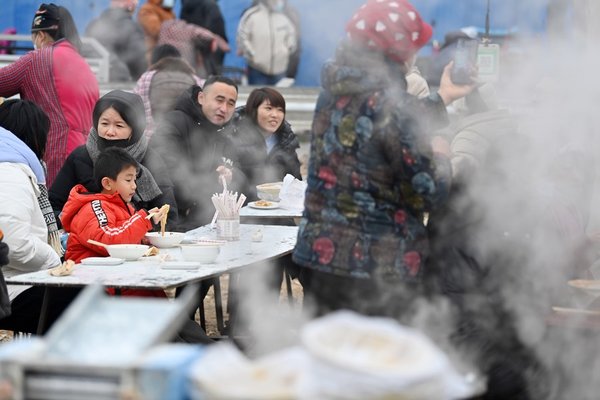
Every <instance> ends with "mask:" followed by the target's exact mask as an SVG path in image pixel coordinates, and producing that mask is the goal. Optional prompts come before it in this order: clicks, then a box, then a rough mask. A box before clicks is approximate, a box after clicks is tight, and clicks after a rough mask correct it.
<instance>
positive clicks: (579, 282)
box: [569, 279, 600, 296]
mask: <svg viewBox="0 0 600 400" xmlns="http://www.w3.org/2000/svg"><path fill="white" fill-rule="evenodd" d="M569 286H571V287H573V288H575V289H580V290H583V291H585V292H587V293H589V294H591V295H593V296H598V295H600V281H595V280H587V279H574V280H571V281H569Z"/></svg>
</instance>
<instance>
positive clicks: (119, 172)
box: [61, 147, 164, 263]
mask: <svg viewBox="0 0 600 400" xmlns="http://www.w3.org/2000/svg"><path fill="white" fill-rule="evenodd" d="M137 173H138V163H137V161H136V160H135V159H134V158H133V157H132V156H131V155H130V154H129V153H127V152H126V151H125V150H123V149H121V148H117V147H111V148H108V149H106V150H105V151H104V152H102V154H100V155H99V156H98V160H97V161H96V163H95V165H94V179H96V181H97V182H98V187H101V188H102V191H101V192H100V193H88V192H87V190H86V189H85V187H84V186H83V185H77V186H75V187H73V189H71V192H70V193H69V199H68V200H67V202H66V203H65V206H64V208H63V212H62V216H61V222H62V224H63V227H64V229H65V231H67V232H69V239H68V241H67V251H66V253H65V259H66V260H73V261H75V262H76V263H79V262H80V261H81V260H82V259H83V258H86V257H93V256H101V257H105V256H108V252H107V251H106V249H105V248H103V247H99V246H96V245H93V244H89V243H88V242H87V241H88V239H93V240H96V241H98V242H102V243H106V244H136V243H140V242H141V241H142V239H143V238H144V236H145V235H146V233H147V232H148V231H149V230H151V229H152V223H151V222H150V221H149V220H147V219H146V217H147V216H148V212H147V211H146V210H139V211H136V210H135V209H134V208H133V206H132V205H131V204H130V202H131V199H132V198H133V195H134V194H135V189H136V185H135V180H136V176H137ZM150 213H155V214H154V216H153V217H152V220H153V221H154V223H155V224H158V223H159V222H160V220H161V218H163V214H164V212H163V211H161V210H159V209H158V208H153V209H152V210H150Z"/></svg>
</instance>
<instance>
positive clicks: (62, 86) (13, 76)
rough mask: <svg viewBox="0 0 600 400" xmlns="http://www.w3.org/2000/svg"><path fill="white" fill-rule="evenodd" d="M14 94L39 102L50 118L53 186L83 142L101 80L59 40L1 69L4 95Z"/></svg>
mask: <svg viewBox="0 0 600 400" xmlns="http://www.w3.org/2000/svg"><path fill="white" fill-rule="evenodd" d="M16 94H19V95H20V96H21V98H22V99H27V100H31V101H33V102H34V103H36V104H37V105H38V106H40V108H41V109H42V110H44V112H45V113H46V114H48V118H50V132H48V143H47V145H46V154H45V155H44V160H45V161H46V164H47V165H48V174H47V176H46V186H48V187H50V186H52V182H54V177H55V176H56V174H57V173H58V171H59V170H60V168H61V167H62V165H63V163H64V162H65V159H66V158H67V156H68V155H69V153H71V151H73V150H74V149H75V148H76V147H78V146H80V145H82V144H84V143H85V140H86V138H87V136H88V132H89V131H90V128H91V127H92V110H93V109H94V105H95V104H96V101H97V100H98V97H99V89H98V81H97V80H96V76H95V75H94V73H93V72H92V70H91V69H90V66H89V65H88V64H87V62H86V61H85V59H84V58H83V57H81V56H80V55H79V53H78V52H77V50H76V49H75V48H74V47H73V45H71V43H69V42H68V41H67V40H64V39H61V40H59V41H57V42H55V43H54V44H53V45H52V46H48V47H44V48H43V49H38V50H34V51H31V52H29V53H27V54H24V55H23V56H21V57H20V58H19V59H17V60H16V61H14V62H13V63H12V64H10V65H8V66H6V67H4V68H1V69H0V96H3V97H10V96H13V95H16Z"/></svg>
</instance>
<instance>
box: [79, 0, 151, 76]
mask: <svg viewBox="0 0 600 400" xmlns="http://www.w3.org/2000/svg"><path fill="white" fill-rule="evenodd" d="M137 4H138V0H111V2H110V7H109V8H108V9H106V10H104V11H103V12H102V14H100V16H99V17H98V18H96V19H94V20H93V21H92V22H90V24H89V25H88V26H87V29H86V30H85V35H86V36H90V37H93V38H95V39H96V40H98V41H99V42H100V43H101V44H102V45H103V46H104V47H105V48H106V50H108V52H109V53H110V72H109V77H110V81H111V82H123V81H131V80H134V81H135V80H137V79H138V78H139V77H140V75H142V73H143V72H144V71H145V70H146V67H147V63H146V59H145V57H144V56H145V54H146V44H145V43H144V32H143V31H142V28H141V27H140V26H139V25H138V24H137V22H135V21H134V20H133V19H132V16H133V13H134V12H135V9H136V7H137Z"/></svg>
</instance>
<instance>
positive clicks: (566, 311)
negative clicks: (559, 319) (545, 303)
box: [552, 307, 600, 317]
mask: <svg viewBox="0 0 600 400" xmlns="http://www.w3.org/2000/svg"><path fill="white" fill-rule="evenodd" d="M552 310H554V312H555V313H558V314H572V315H587V316H594V317H600V311H596V310H585V309H581V308H569V307H552Z"/></svg>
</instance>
